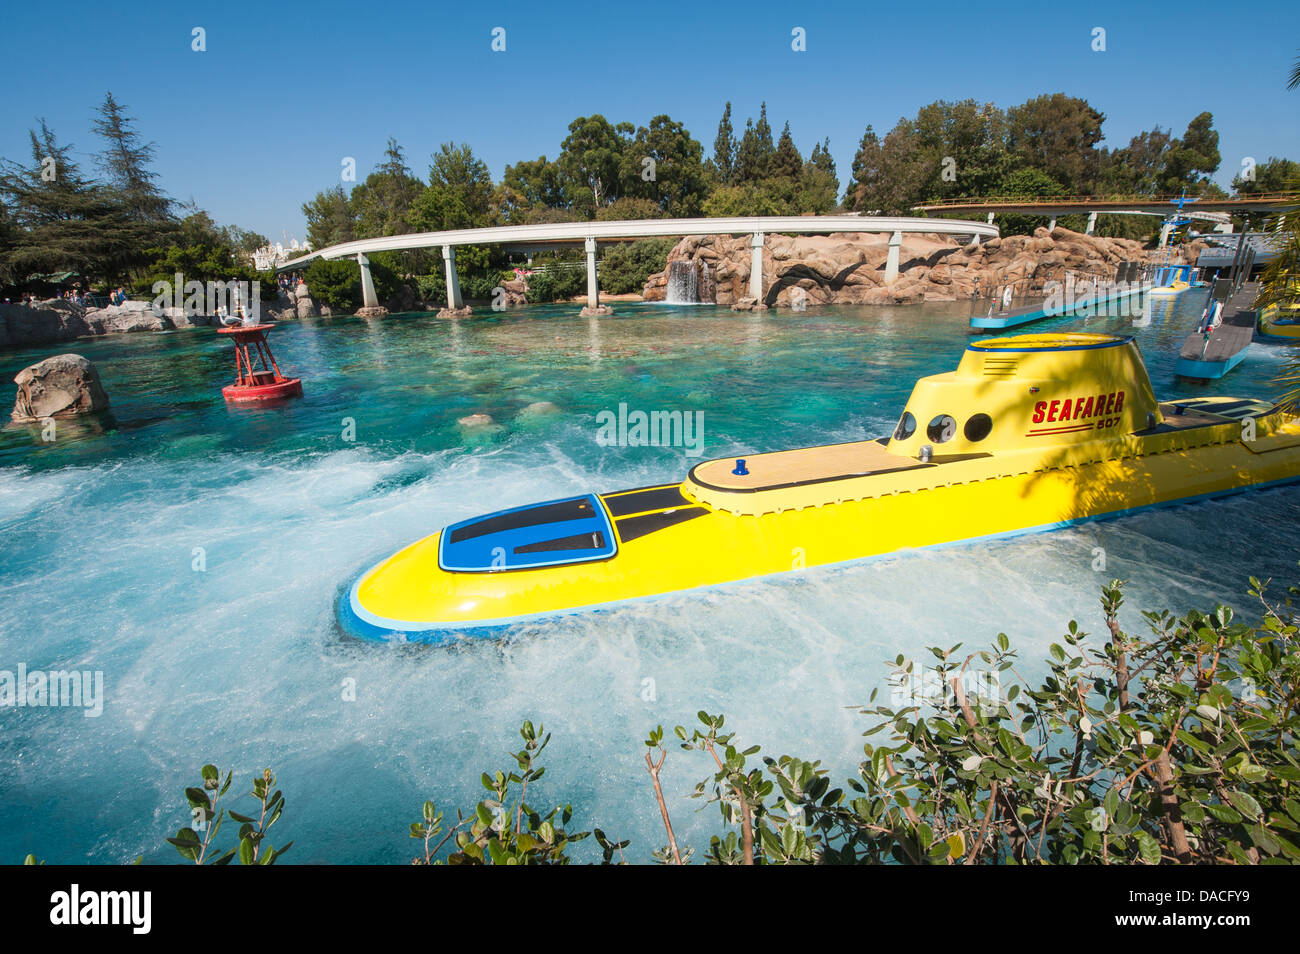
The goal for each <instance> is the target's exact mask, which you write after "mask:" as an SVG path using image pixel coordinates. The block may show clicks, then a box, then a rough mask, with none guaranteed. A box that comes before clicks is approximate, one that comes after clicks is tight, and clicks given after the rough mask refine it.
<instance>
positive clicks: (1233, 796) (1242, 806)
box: [1228, 792, 1260, 821]
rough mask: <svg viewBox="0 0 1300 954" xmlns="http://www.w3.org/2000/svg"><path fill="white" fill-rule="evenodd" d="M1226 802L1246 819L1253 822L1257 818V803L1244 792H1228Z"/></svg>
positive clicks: (1258, 809)
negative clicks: (1230, 803)
mask: <svg viewBox="0 0 1300 954" xmlns="http://www.w3.org/2000/svg"><path fill="white" fill-rule="evenodd" d="M1228 801H1230V802H1232V804H1233V806H1234V807H1235V808H1236V809H1237V811H1239V812H1241V814H1242V815H1244V816H1245V817H1246V818H1249V819H1250V820H1251V821H1255V820H1257V819H1258V818H1259V814H1260V808H1259V802H1257V801H1255V799H1254V798H1253V797H1252V796H1250V795H1248V794H1246V793H1245V792H1229V793H1228Z"/></svg>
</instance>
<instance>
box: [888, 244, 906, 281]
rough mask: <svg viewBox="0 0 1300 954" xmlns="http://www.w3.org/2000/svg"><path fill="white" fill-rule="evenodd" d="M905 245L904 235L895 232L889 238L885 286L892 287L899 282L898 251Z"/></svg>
mask: <svg viewBox="0 0 1300 954" xmlns="http://www.w3.org/2000/svg"><path fill="white" fill-rule="evenodd" d="M902 244H903V233H902V232H895V233H894V234H893V235H891V236H889V258H887V259H886V260H885V284H886V285H892V284H894V282H896V281H898V250H899V248H900V247H901V246H902Z"/></svg>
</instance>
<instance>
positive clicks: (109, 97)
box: [95, 92, 173, 223]
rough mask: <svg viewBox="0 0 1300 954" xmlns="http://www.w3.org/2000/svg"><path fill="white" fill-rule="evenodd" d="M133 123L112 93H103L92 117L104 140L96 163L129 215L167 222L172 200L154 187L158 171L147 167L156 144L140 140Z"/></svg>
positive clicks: (141, 218) (147, 220)
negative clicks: (96, 113) (95, 114)
mask: <svg viewBox="0 0 1300 954" xmlns="http://www.w3.org/2000/svg"><path fill="white" fill-rule="evenodd" d="M134 123H135V120H133V119H132V118H131V117H130V116H128V115H127V113H126V109H125V108H124V107H123V106H121V105H120V104H119V103H118V102H117V100H115V99H114V98H113V94H112V93H111V92H109V93H108V94H106V95H105V97H104V102H103V103H102V104H101V105H100V107H99V118H98V119H96V120H95V133H96V135H98V136H99V137H100V138H102V139H103V140H104V143H105V149H104V151H103V152H101V153H100V154H99V156H98V159H99V164H100V166H101V168H102V169H103V170H104V172H105V174H106V175H107V177H108V184H109V186H110V187H111V188H112V189H114V190H116V192H117V193H118V195H119V196H120V199H121V201H122V203H123V205H124V206H125V207H126V210H127V214H128V215H129V216H130V217H131V218H132V219H135V220H136V221H139V222H151V223H162V222H170V221H171V220H172V218H173V216H172V208H171V207H172V201H171V199H169V198H168V197H167V196H166V195H164V194H163V192H162V190H161V189H159V188H158V186H157V184H156V182H157V179H158V173H156V172H154V171H153V169H151V168H150V164H151V163H152V162H153V160H154V153H155V149H156V147H155V145H154V143H152V142H143V141H142V140H141V138H140V134H139V133H138V132H136V130H135V129H134V128H133V127H134Z"/></svg>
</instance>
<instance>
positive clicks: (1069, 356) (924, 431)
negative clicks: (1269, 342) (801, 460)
mask: <svg viewBox="0 0 1300 954" xmlns="http://www.w3.org/2000/svg"><path fill="white" fill-rule="evenodd" d="M1161 420H1162V419H1161V415H1160V406H1159V403H1158V402H1157V401H1156V398H1155V394H1154V393H1153V392H1152V390H1151V380H1150V378H1149V377H1148V376H1147V371H1146V366H1145V365H1144V364H1143V363H1142V355H1141V354H1140V353H1139V352H1138V348H1137V344H1136V343H1135V342H1134V341H1133V338H1132V337H1120V336H1116V335H1099V334H1034V335H1016V336H1012V337H1005V338H990V339H987V340H984V341H979V342H975V343H973V344H971V345H969V346H968V347H967V348H966V353H965V354H964V355H962V359H961V362H960V364H958V366H957V370H956V371H950V372H948V373H946V374H936V375H931V376H930V377H926V378H921V379H920V380H919V381H917V382H916V386H915V387H914V388H913V389H912V396H911V397H910V398H909V399H908V401H907V407H906V409H905V410H904V411H903V415H902V417H901V418H900V419H899V421H898V426H897V427H896V428H895V430H894V433H893V436H892V438H891V439H890V441H889V445H888V447H889V450H890V452H891V453H894V454H899V455H902V456H907V457H924V456H927V455H931V456H934V457H948V456H951V455H956V454H986V453H996V452H999V451H1003V452H1006V451H1018V450H1031V449H1034V448H1037V447H1049V446H1059V445H1063V444H1081V443H1085V442H1088V441H1096V440H1105V439H1111V438H1118V437H1124V436H1127V435H1129V434H1132V433H1134V432H1136V431H1142V430H1146V429H1149V428H1152V427H1155V426H1157V425H1158V424H1160V422H1161ZM926 447H928V448H929V450H928V451H926V450H925V448H926Z"/></svg>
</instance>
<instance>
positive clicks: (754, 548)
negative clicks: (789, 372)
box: [339, 334, 1300, 643]
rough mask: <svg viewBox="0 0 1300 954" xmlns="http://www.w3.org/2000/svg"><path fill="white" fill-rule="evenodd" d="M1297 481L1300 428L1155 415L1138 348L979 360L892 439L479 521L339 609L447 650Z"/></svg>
mask: <svg viewBox="0 0 1300 954" xmlns="http://www.w3.org/2000/svg"><path fill="white" fill-rule="evenodd" d="M1295 480H1300V418H1296V417H1293V416H1290V415H1289V414H1286V413H1285V412H1284V411H1283V410H1282V409H1280V408H1278V407H1276V406H1274V405H1272V404H1270V403H1268V402H1266V401H1258V400H1251V399H1244V398H1227V397H1203V398H1195V399H1189V400H1181V401H1175V402H1166V403H1161V402H1159V401H1157V399H1156V397H1155V396H1154V394H1153V393H1152V390H1151V382H1150V380H1149V378H1148V376H1147V373H1146V368H1145V366H1144V365H1143V363H1142V357H1141V355H1140V353H1139V352H1138V348H1137V345H1136V344H1135V343H1134V341H1133V339H1132V338H1131V337H1117V336H1112V335H1098V334H1032V335H1020V336H1014V337H1005V338H993V339H988V340H984V341H980V342H977V343H973V344H971V345H969V346H968V347H967V349H966V351H965V354H964V355H963V356H962V359H961V361H960V363H959V365H958V367H957V370H956V371H952V372H948V373H945V374H937V375H933V376H930V377H925V378H921V379H920V380H919V381H917V383H916V385H915V387H914V389H913V391H912V395H911V397H910V398H909V400H908V402H907V406H906V408H905V409H904V411H903V414H902V417H901V418H900V419H899V422H898V426H897V427H896V428H895V430H894V432H893V434H892V435H890V436H888V437H881V438H879V439H877V440H869V441H856V442H852V443H847V444H832V445H828V446H824V447H807V448H801V449H798V450H785V451H776V452H774V453H765V454H755V455H753V456H749V457H745V458H739V459H736V458H728V459H723V460H710V461H705V462H702V463H700V464H697V465H696V466H695V467H694V468H692V470H691V471H690V473H689V475H688V476H687V477H686V479H685V480H683V481H681V482H680V483H673V484H664V485H660V486H654V487H642V488H637V489H634V490H620V491H615V492H613V493H604V494H595V493H590V494H581V495H577V496H573V497H568V498H565V499H561V500H552V501H547V502H545V503H540V504H532V505H529V506H525V507H518V508H515V509H512V510H505V511H500V512H498V513H492V514H487V515H484V516H479V517H474V518H472V519H469V520H465V521H462V522H460V523H456V524H452V525H451V526H448V527H445V528H444V529H443V530H442V531H440V532H439V533H434V534H433V535H431V536H428V537H425V538H424V539H422V540H419V541H417V542H415V543H412V544H411V545H409V546H407V547H405V548H403V549H402V550H399V551H398V552H397V553H395V554H393V555H392V556H390V557H388V558H387V559H385V560H383V561H381V562H380V563H378V564H377V565H376V566H374V567H372V568H371V569H369V570H367V571H366V572H365V573H363V574H362V575H361V576H360V578H359V579H357V581H356V582H355V583H354V584H353V585H352V586H351V587H350V588H348V589H346V590H345V591H343V592H342V593H341V596H340V600H339V616H340V619H341V622H342V623H343V625H344V627H345V628H346V629H347V630H348V631H349V632H351V633H353V634H355V635H358V636H362V637H365V638H372V639H383V640H398V641H405V640H412V641H421V642H432V643H443V642H449V641H452V640H454V639H456V638H458V637H460V636H465V635H493V634H497V633H500V632H502V631H503V630H506V629H508V628H509V627H511V626H513V625H515V624H518V623H520V622H524V621H529V620H537V619H542V618H547V617H552V616H558V615H562V614H567V613H571V612H577V611H590V610H597V609H604V608H608V607H610V606H611V605H612V604H619V603H623V602H625V601H629V600H639V599H644V598H649V597H655V596H659V595H662V594H668V593H675V592H679V591H682V590H689V589H694V588H697V587H708V586H714V585H718V584H723V583H729V582H733V581H737V580H747V579H753V578H755V577H765V576H770V575H774V574H778V573H788V572H791V571H796V570H800V569H802V568H804V567H813V566H827V565H830V564H836V563H846V562H849V561H853V560H861V559H865V558H869V557H874V556H880V555H882V554H888V553H891V552H894V551H896V550H901V549H905V548H918V547H930V546H936V545H940V544H947V543H954V542H959V541H972V540H979V539H984V538H989V537H997V536H1005V535H1011V534H1017V533H1024V532H1029V531H1035V530H1047V529H1052V528H1056V527H1061V526H1066V525H1069V524H1073V523H1077V522H1080V521H1085V520H1092V519H1097V518H1104V517H1115V516H1120V515H1123V514H1127V513H1132V512H1133V511H1136V510H1140V509H1142V508H1145V507H1156V506H1161V505H1168V504H1175V503H1184V502H1189V501H1194V500H1199V499H1204V498H1209V497H1217V496H1223V495H1226V494H1231V493H1236V492H1239V491H1243V490H1247V489H1253V488H1260V487H1265V486H1268V485H1274V484H1281V483H1286V482H1289V481H1295Z"/></svg>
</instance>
